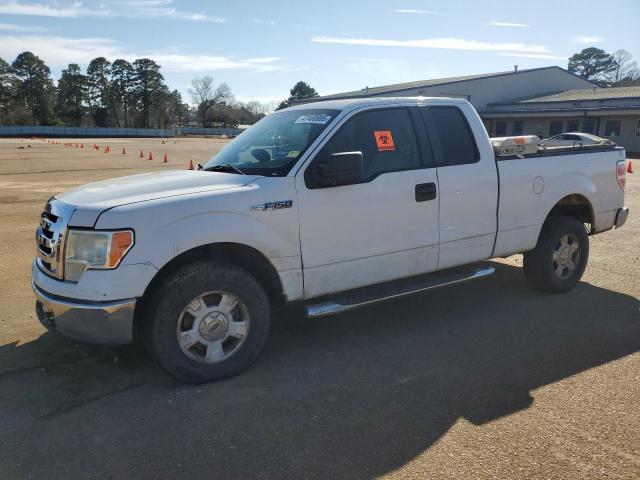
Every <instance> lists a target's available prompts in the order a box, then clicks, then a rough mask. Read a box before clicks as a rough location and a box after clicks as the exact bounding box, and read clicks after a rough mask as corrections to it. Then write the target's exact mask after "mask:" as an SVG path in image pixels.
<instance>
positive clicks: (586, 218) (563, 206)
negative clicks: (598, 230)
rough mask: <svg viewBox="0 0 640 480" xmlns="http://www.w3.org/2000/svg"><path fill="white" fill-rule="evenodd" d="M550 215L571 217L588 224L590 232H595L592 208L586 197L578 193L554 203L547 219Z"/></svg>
mask: <svg viewBox="0 0 640 480" xmlns="http://www.w3.org/2000/svg"><path fill="white" fill-rule="evenodd" d="M552 215H566V216H568V217H573V218H575V219H576V220H578V221H580V222H582V223H585V224H588V225H589V231H590V232H593V231H594V230H595V224H594V221H595V219H594V215H593V207H592V206H591V203H590V202H589V200H587V198H586V197H584V196H582V195H580V194H578V193H574V194H571V195H567V196H566V197H564V198H563V199H561V200H560V201H559V202H558V203H556V204H555V205H554V207H553V208H552V209H551V211H550V212H549V215H547V218H549V217H551V216H552Z"/></svg>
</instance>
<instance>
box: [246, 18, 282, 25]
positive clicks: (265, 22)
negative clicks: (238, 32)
mask: <svg viewBox="0 0 640 480" xmlns="http://www.w3.org/2000/svg"><path fill="white" fill-rule="evenodd" d="M249 23H255V24H256V25H270V26H273V25H275V24H276V22H275V21H274V20H264V19H262V18H252V19H251V20H249Z"/></svg>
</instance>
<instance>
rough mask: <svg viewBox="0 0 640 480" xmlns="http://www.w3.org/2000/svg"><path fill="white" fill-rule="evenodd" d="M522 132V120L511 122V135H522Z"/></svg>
mask: <svg viewBox="0 0 640 480" xmlns="http://www.w3.org/2000/svg"><path fill="white" fill-rule="evenodd" d="M522 132H524V122H523V121H522V120H514V122H513V134H514V135H522Z"/></svg>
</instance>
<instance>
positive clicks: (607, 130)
mask: <svg viewBox="0 0 640 480" xmlns="http://www.w3.org/2000/svg"><path fill="white" fill-rule="evenodd" d="M621 133H622V120H605V121H604V136H605V137H619V136H620V134H621Z"/></svg>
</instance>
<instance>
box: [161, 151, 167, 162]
mask: <svg viewBox="0 0 640 480" xmlns="http://www.w3.org/2000/svg"><path fill="white" fill-rule="evenodd" d="M167 162H168V160H167V154H166V153H165V154H164V158H163V159H162V163H167Z"/></svg>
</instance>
